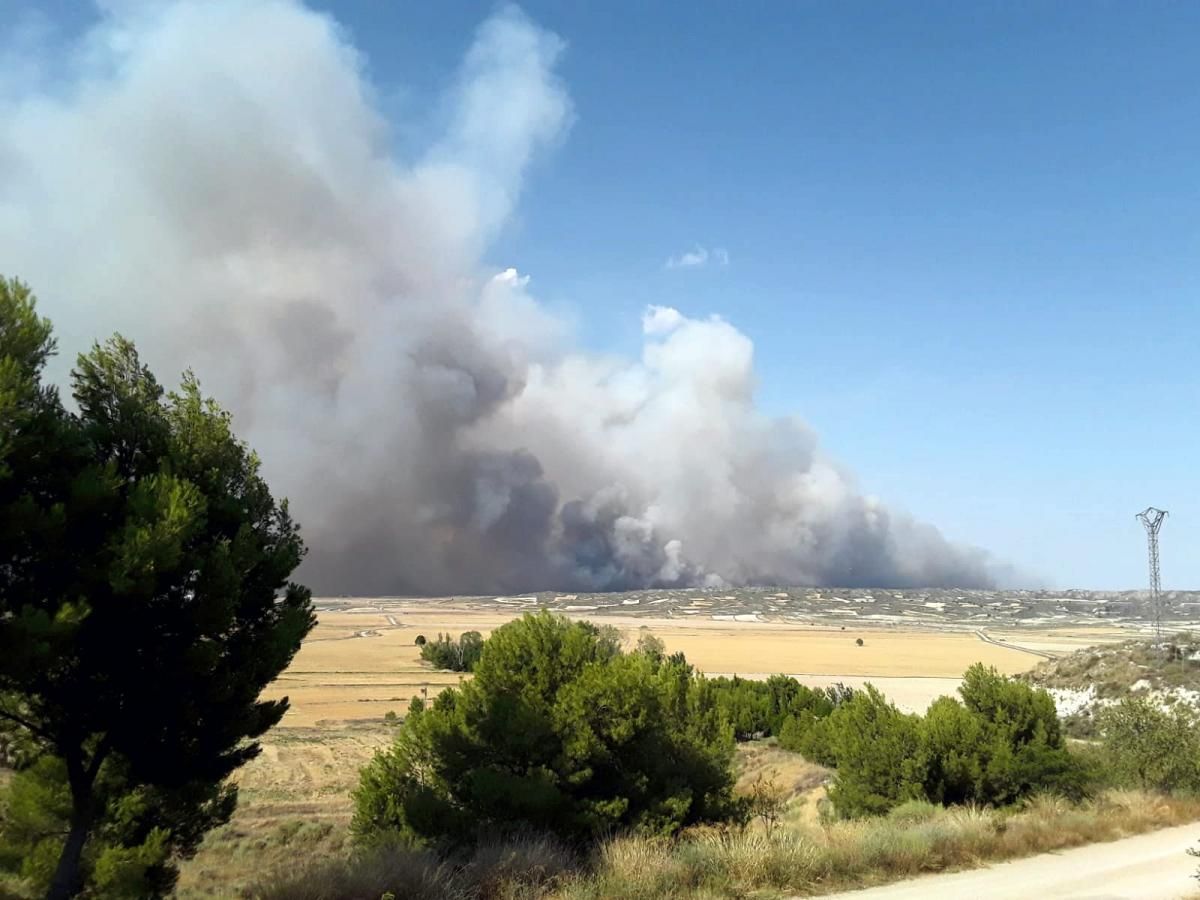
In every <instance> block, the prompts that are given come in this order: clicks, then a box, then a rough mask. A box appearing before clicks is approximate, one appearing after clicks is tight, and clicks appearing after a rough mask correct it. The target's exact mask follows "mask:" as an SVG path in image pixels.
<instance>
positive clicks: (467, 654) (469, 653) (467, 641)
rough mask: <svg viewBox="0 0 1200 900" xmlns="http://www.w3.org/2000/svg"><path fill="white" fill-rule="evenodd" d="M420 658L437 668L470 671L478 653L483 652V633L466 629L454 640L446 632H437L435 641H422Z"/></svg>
mask: <svg viewBox="0 0 1200 900" xmlns="http://www.w3.org/2000/svg"><path fill="white" fill-rule="evenodd" d="M418 646H420V648H421V659H424V660H427V661H428V662H431V663H433V665H434V666H435V667H436V668H438V669H449V670H451V671H452V672H472V671H474V670H475V665H476V663H478V662H479V655H480V653H482V652H483V635H481V634H480V633H479V632H478V631H468V632H465V633H464V634H462V635H461V636H460V637H459V639H458V640H457V641H456V640H454V639H453V638H452V637H450V635H448V634H439V635H438V636H437V640H436V641H422V642H419V643H418Z"/></svg>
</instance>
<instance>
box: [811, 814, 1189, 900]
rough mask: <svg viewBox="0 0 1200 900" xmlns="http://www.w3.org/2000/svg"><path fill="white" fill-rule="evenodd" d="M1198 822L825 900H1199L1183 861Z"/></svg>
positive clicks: (930, 876) (1187, 867) (853, 892)
mask: <svg viewBox="0 0 1200 900" xmlns="http://www.w3.org/2000/svg"><path fill="white" fill-rule="evenodd" d="M1198 841H1200V824H1192V825H1181V826H1179V827H1177V828H1165V829H1163V830H1162V831H1153V832H1151V833H1150V834H1141V835H1138V836H1137V837H1131V838H1125V839H1124V840H1120V841H1112V842H1110V843H1107V844H1089V845H1088V846H1086V847H1076V848H1075V849H1074V850H1064V851H1062V852H1061V853H1046V854H1043V855H1041V856H1030V857H1027V858H1025V859H1017V860H1013V861H1012V862H1006V863H997V864H996V865H993V866H989V867H988V868H986V869H973V870H971V871H969V872H954V873H951V874H947V875H926V876H924V877H921V878H915V879H912V880H911V881H900V882H897V883H896V884H891V885H885V886H884V887H878V888H870V889H869V890H865V891H852V892H850V893H845V894H831V895H826V897H827V898H828V897H835V898H836V897H842V898H845V900H962V898H970V900H1005V898H1020V900H1040V898H1043V897H1047V898H1049V897H1053V898H1060V897H1062V898H1071V900H1178V898H1180V897H1197V896H1200V882H1197V881H1196V879H1195V878H1193V877H1192V876H1193V875H1194V874H1195V873H1196V871H1197V869H1198V868H1200V859H1196V858H1195V857H1192V856H1188V854H1187V851H1188V848H1190V847H1196V846H1197V842H1198Z"/></svg>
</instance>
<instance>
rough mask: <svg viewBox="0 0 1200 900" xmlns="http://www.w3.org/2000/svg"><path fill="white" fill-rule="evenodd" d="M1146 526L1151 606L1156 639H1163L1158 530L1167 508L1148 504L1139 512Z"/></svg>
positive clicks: (1138, 515)
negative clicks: (1158, 507)
mask: <svg viewBox="0 0 1200 900" xmlns="http://www.w3.org/2000/svg"><path fill="white" fill-rule="evenodd" d="M1137 517H1138V518H1139V519H1140V520H1141V522H1142V525H1144V526H1145V528H1146V544H1147V546H1148V549H1149V552H1150V607H1151V611H1152V612H1153V614H1154V640H1155V641H1161V640H1162V614H1163V609H1162V585H1161V583H1160V582H1159V577H1158V532H1159V531H1160V530H1161V529H1162V523H1163V519H1165V518H1166V517H1167V511H1166V510H1165V509H1155V508H1154V507H1153V506H1147V507H1146V508H1145V509H1144V510H1142V511H1141V512H1140V513H1138V514H1137Z"/></svg>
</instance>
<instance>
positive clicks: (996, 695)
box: [959, 664, 1087, 805]
mask: <svg viewBox="0 0 1200 900" xmlns="http://www.w3.org/2000/svg"><path fill="white" fill-rule="evenodd" d="M959 693H960V694H961V695H962V699H963V706H964V707H965V708H966V709H967V710H968V711H969V712H971V713H972V714H973V715H974V716H975V717H976V719H977V721H978V722H979V724H980V729H981V732H980V737H979V740H978V742H977V743H976V745H975V753H976V755H977V765H978V767H979V781H978V784H977V787H976V789H975V792H974V795H973V796H972V795H967V796H966V797H965V799H966V800H968V801H974V802H977V803H988V804H995V805H1003V804H1006V803H1012V802H1013V801H1015V800H1018V799H1020V798H1021V797H1024V796H1027V795H1029V794H1032V793H1035V792H1038V791H1053V792H1056V793H1060V794H1063V795H1065V796H1068V797H1072V798H1074V799H1079V798H1080V797H1082V796H1083V795H1084V793H1085V792H1086V789H1087V771H1086V768H1085V767H1084V766H1083V765H1081V763H1080V761H1079V760H1077V759H1075V758H1074V757H1072V756H1071V754H1070V753H1069V752H1068V750H1067V747H1066V740H1065V738H1064V737H1063V734H1062V728H1061V726H1060V724H1059V721H1058V713H1057V711H1056V710H1055V708H1054V701H1053V700H1052V699H1051V697H1050V695H1049V694H1047V693H1046V692H1045V691H1044V690H1037V689H1034V688H1031V687H1030V686H1029V685H1027V684H1024V683H1022V682H1020V681H1015V680H1013V679H1011V678H1005V677H1004V676H1002V675H1000V674H998V673H997V672H996V670H995V669H990V668H986V667H984V666H983V665H979V664H976V665H974V666H972V667H971V668H970V669H968V670H967V672H966V674H965V675H964V676H963V683H962V687H960V688H959Z"/></svg>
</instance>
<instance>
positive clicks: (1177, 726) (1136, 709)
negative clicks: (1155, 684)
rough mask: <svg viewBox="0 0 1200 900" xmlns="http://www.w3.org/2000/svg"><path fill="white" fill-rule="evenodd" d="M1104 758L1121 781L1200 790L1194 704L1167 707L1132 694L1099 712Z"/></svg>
mask: <svg viewBox="0 0 1200 900" xmlns="http://www.w3.org/2000/svg"><path fill="white" fill-rule="evenodd" d="M1099 727H1100V733H1101V735H1102V737H1103V749H1102V753H1101V756H1102V759H1103V761H1104V764H1105V766H1106V768H1107V770H1108V775H1109V777H1110V778H1111V779H1112V780H1113V781H1114V782H1116V783H1118V784H1127V785H1133V786H1136V787H1141V788H1149V789H1152V790H1159V791H1181V790H1182V791H1200V721H1197V716H1196V713H1195V712H1194V711H1193V710H1192V709H1191V708H1188V707H1183V706H1178V707H1176V708H1174V709H1170V710H1166V709H1163V708H1161V707H1160V706H1158V705H1156V704H1155V703H1154V702H1152V701H1151V700H1148V699H1146V698H1144V697H1126V698H1124V699H1123V700H1121V702H1119V703H1117V704H1116V705H1114V706H1111V707H1109V708H1108V709H1105V710H1104V711H1103V712H1101V713H1100V716H1099Z"/></svg>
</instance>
